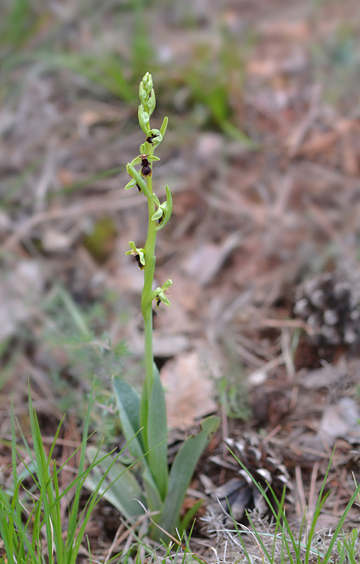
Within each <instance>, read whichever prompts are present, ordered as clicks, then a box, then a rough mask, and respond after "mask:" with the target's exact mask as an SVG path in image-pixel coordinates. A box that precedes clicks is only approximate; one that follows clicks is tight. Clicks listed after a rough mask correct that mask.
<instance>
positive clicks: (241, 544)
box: [223, 451, 360, 564]
mask: <svg viewBox="0 0 360 564" xmlns="http://www.w3.org/2000/svg"><path fill="white" fill-rule="evenodd" d="M230 452H231V451H230ZM231 454H232V455H233V456H234V458H235V459H236V460H237V462H238V463H239V465H240V466H242V468H243V469H244V470H245V471H246V472H247V474H248V476H249V477H250V478H251V480H252V481H253V483H254V484H255V485H256V487H257V488H258V489H259V491H260V492H261V494H262V496H263V497H264V498H265V500H266V502H267V504H268V507H269V508H270V510H271V519H270V521H267V520H266V519H265V520H264V519H259V518H258V516H257V514H256V512H252V513H251V514H249V515H248V519H249V524H250V527H244V526H241V525H239V524H237V523H236V521H235V520H233V525H234V529H233V530H232V531H226V537H225V535H224V537H225V538H228V539H230V538H231V543H230V544H232V546H233V547H234V546H236V547H237V552H238V554H237V558H236V559H235V560H231V562H235V561H236V562H246V563H247V564H254V563H257V562H261V563H262V564H265V563H266V564H278V563H281V564H315V563H317V564H355V562H359V557H360V541H359V531H358V529H352V530H351V531H346V530H344V525H345V521H346V518H347V516H348V514H349V511H350V509H351V507H352V506H353V504H354V503H355V502H356V501H357V500H359V494H360V485H359V486H356V487H355V491H354V493H353V495H352V497H351V499H350V500H349V502H348V504H347V505H346V508H345V510H344V512H343V514H342V516H341V518H340V519H339V522H338V524H337V526H336V527H335V529H334V530H333V531H323V530H322V529H321V526H320V525H319V523H318V521H319V517H320V515H321V510H322V508H323V506H324V504H325V502H326V500H327V498H328V497H329V496H330V495H331V491H327V492H326V493H325V486H326V483H327V477H328V473H329V470H330V468H331V464H332V458H331V460H330V462H329V465H328V468H327V471H326V473H325V476H324V478H323V481H322V484H321V487H320V491H319V494H318V498H317V503H316V506H315V509H314V511H313V516H312V518H311V519H310V521H309V520H308V519H307V516H306V515H304V517H303V521H302V522H301V524H300V525H299V524H297V523H293V522H290V521H289V520H288V518H287V513H286V495H285V494H286V492H285V489H284V491H283V495H282V498H281V499H280V500H277V498H276V496H275V494H274V492H273V490H272V488H271V486H269V485H268V487H267V488H266V489H264V488H263V487H262V486H261V485H260V484H258V483H257V482H256V481H255V479H254V478H253V476H252V475H251V474H250V472H248V470H247V469H246V467H245V466H244V465H243V464H242V463H241V462H240V461H239V459H238V458H237V457H236V456H235V454H234V453H233V452H231ZM269 496H271V497H272V498H273V499H274V500H275V506H274V502H272V501H271V499H270V497H269ZM230 511H231V508H230ZM224 532H225V531H223V534H224ZM232 552H234V549H233V550H232ZM229 562H230V561H229Z"/></svg>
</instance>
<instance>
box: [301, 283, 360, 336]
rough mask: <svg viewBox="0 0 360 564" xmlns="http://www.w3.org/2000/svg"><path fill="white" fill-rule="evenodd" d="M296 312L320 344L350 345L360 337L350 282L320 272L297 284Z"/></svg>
mask: <svg viewBox="0 0 360 564" xmlns="http://www.w3.org/2000/svg"><path fill="white" fill-rule="evenodd" d="M295 299H296V303H295V307H294V313H295V315H298V316H299V317H301V318H302V319H304V320H305V321H306V322H307V323H308V324H309V325H310V327H312V328H313V330H314V341H315V342H316V344H319V345H339V344H347V345H351V344H353V343H354V342H355V341H357V339H359V336H360V307H359V305H358V301H357V298H356V296H355V295H354V292H352V287H351V284H350V283H349V282H347V281H342V280H338V278H337V276H336V275H335V274H322V275H320V276H318V277H317V278H314V279H312V280H309V281H307V282H305V283H304V284H301V286H299V287H298V289H297V292H296V296H295Z"/></svg>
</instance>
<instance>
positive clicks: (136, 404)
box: [113, 376, 144, 458]
mask: <svg viewBox="0 0 360 564" xmlns="http://www.w3.org/2000/svg"><path fill="white" fill-rule="evenodd" d="M113 387H114V391H115V395H116V400H117V404H118V408H119V415H120V421H121V425H122V429H123V433H124V435H125V439H126V441H127V442H129V443H130V444H129V451H130V452H131V454H132V455H133V456H134V457H135V458H141V457H142V456H143V455H144V446H143V443H142V440H141V434H140V433H139V434H138V435H137V436H136V437H135V435H136V434H137V433H138V431H139V429H140V396H139V394H138V393H137V392H136V391H135V390H134V389H133V388H132V387H131V386H129V384H128V383H127V382H125V381H124V380H123V379H122V378H120V377H118V376H115V377H114V378H113ZM130 441H131V442H130Z"/></svg>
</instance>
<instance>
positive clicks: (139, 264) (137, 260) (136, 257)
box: [135, 255, 145, 270]
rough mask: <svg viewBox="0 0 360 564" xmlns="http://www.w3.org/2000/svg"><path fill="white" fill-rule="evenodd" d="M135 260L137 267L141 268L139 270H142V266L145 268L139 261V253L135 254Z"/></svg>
mask: <svg viewBox="0 0 360 564" xmlns="http://www.w3.org/2000/svg"><path fill="white" fill-rule="evenodd" d="M135 260H136V262H137V263H138V267H139V268H141V270H142V269H143V268H145V265H144V264H142V263H141V261H140V255H135Z"/></svg>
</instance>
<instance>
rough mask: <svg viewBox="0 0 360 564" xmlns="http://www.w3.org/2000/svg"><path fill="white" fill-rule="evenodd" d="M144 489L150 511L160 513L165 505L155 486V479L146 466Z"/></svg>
mask: <svg viewBox="0 0 360 564" xmlns="http://www.w3.org/2000/svg"><path fill="white" fill-rule="evenodd" d="M143 480H144V488H145V492H146V500H147V503H148V507H149V509H150V511H159V510H160V509H161V507H162V505H163V501H162V499H161V497H160V493H159V490H158V489H157V486H156V484H155V481H154V478H153V476H152V474H151V472H150V469H149V467H148V466H147V465H146V466H145V470H144V473H143Z"/></svg>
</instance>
